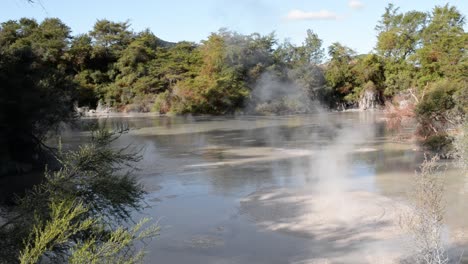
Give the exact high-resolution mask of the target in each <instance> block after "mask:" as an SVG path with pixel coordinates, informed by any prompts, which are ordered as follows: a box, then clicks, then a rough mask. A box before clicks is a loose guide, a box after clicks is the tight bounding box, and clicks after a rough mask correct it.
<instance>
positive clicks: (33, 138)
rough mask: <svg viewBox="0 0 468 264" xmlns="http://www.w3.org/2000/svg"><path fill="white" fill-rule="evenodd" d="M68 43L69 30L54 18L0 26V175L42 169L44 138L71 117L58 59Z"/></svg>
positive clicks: (69, 90) (70, 96) (71, 89)
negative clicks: (0, 156) (0, 150)
mask: <svg viewBox="0 0 468 264" xmlns="http://www.w3.org/2000/svg"><path fill="white" fill-rule="evenodd" d="M68 40H69V29H68V28H67V27H66V26H65V25H64V24H63V23H61V22H60V21H59V20H57V19H46V20H44V21H43V22H42V23H41V24H37V22H36V21H34V20H30V19H21V20H20V21H19V22H16V21H8V22H6V23H2V24H1V27H0V82H1V83H2V86H1V93H2V96H1V97H0V109H1V110H0V141H1V142H0V143H1V144H2V146H4V147H3V148H2V152H1V155H2V158H1V160H2V161H1V163H2V164H1V165H0V166H1V168H2V171H1V173H0V174H9V173H12V172H14V171H15V170H16V172H20V171H24V170H26V171H27V170H30V169H31V165H33V166H32V167H35V166H38V167H42V166H43V163H42V161H43V160H42V161H41V158H43V156H42V155H38V154H40V153H43V152H41V150H44V146H43V141H44V139H45V136H46V134H47V133H48V132H50V131H51V130H52V131H53V130H54V129H55V128H57V126H58V125H59V124H60V123H61V122H63V121H67V120H70V119H71V118H72V117H73V114H74V112H73V101H74V98H75V91H76V86H75V84H74V83H73V81H72V78H71V76H70V75H69V74H68V73H67V70H66V61H65V60H64V54H65V52H66V49H67V47H68ZM18 168H19V171H18Z"/></svg>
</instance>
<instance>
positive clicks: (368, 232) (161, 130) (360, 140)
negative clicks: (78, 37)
mask: <svg viewBox="0 0 468 264" xmlns="http://www.w3.org/2000/svg"><path fill="white" fill-rule="evenodd" d="M380 119H381V114H379V113H370V112H367V113H365V112H364V113H360V112H359V113H358V112H356V113H330V114H321V115H307V116H287V117H236V118H234V117H231V118H230V117H134V118H112V119H107V120H103V119H100V120H85V122H98V123H100V125H102V126H109V127H112V126H115V125H120V124H125V125H128V126H129V127H130V128H131V131H130V133H128V134H126V135H124V136H122V137H121V138H120V139H119V140H118V142H117V144H121V145H127V144H129V143H132V144H133V145H134V146H135V147H143V148H144V150H143V155H144V159H143V161H142V162H141V163H140V164H139V167H140V169H141V171H139V172H138V177H139V179H140V180H141V182H142V183H143V184H144V185H145V188H146V190H147V191H148V196H147V198H146V202H147V205H148V207H147V208H146V209H145V210H144V212H143V213H142V214H138V215H137V216H136V217H142V216H149V217H152V218H153V219H156V220H159V224H160V225H161V228H162V230H161V235H160V236H159V237H158V238H157V239H155V240H153V241H151V242H150V243H149V244H148V248H147V249H148V257H147V259H146V262H147V263H335V262H337V263H343V262H345V263H381V259H379V258H380V257H382V258H385V259H391V258H392V256H393V255H394V254H396V255H398V254H400V253H401V250H400V249H401V245H403V244H404V243H403V242H401V241H400V240H399V239H400V237H398V236H397V234H398V232H399V231H398V230H396V229H395V225H394V224H395V223H392V222H391V221H394V220H395V219H396V217H397V215H396V211H397V209H398V208H399V206H400V205H402V204H404V203H405V192H406V191H407V189H408V186H409V183H410V180H411V176H412V175H413V173H414V170H415V169H416V168H417V166H418V165H419V164H420V162H421V159H422V154H421V153H420V152H419V151H418V150H417V147H416V146H414V145H412V144H409V143H398V142H395V141H394V140H393V139H392V136H391V135H388V134H387V133H386V132H385V126H384V123H383V122H381V121H379V120H380ZM82 135H83V134H81V133H79V132H69V133H68V134H66V135H65V136H64V141H65V142H68V143H77V142H80V141H81V140H82ZM465 187H466V184H465V182H464V179H463V177H461V176H460V175H459V174H457V173H456V172H455V171H451V170H450V171H449V172H448V179H447V190H448V191H447V200H448V209H447V215H448V220H449V226H450V232H451V233H450V234H451V235H453V234H455V233H456V232H459V230H463V229H464V228H465V226H466V224H465V221H464V219H466V218H465V216H466V212H468V210H467V209H468V208H467V207H468V206H467V205H465V203H464V202H463V201H466V200H467V199H466V198H468V195H466V194H465ZM376 252H377V253H378V254H377V253H376Z"/></svg>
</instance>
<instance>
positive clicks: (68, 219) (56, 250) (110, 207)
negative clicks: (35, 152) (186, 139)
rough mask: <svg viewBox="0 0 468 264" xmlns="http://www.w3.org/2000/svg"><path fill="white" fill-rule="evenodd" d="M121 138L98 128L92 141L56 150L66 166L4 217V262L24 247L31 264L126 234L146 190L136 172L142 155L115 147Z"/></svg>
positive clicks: (11, 260) (1, 234)
mask: <svg viewBox="0 0 468 264" xmlns="http://www.w3.org/2000/svg"><path fill="white" fill-rule="evenodd" d="M116 138H117V137H116V134H115V133H110V132H108V131H105V130H98V131H96V132H94V133H93V135H92V140H91V142H90V143H88V144H84V145H82V146H80V147H79V148H78V149H77V150H70V151H66V152H61V151H59V152H58V153H56V156H57V160H58V161H59V162H60V167H61V168H60V169H59V170H56V171H46V173H45V179H44V181H43V182H42V183H41V184H39V185H36V186H35V187H34V188H33V189H32V190H30V191H28V192H27V193H26V194H25V195H24V197H22V198H20V199H19V200H18V205H17V206H14V207H12V208H10V209H9V211H8V213H7V214H6V215H4V216H2V217H4V218H5V219H6V223H5V224H3V225H2V226H1V227H0V238H1V239H0V246H1V247H2V252H1V254H0V260H2V261H4V262H9V263H14V262H16V261H15V259H17V257H19V255H18V254H19V252H20V250H22V251H21V252H22V260H24V261H25V262H26V263H29V262H34V261H35V260H36V259H37V258H38V257H40V256H42V255H43V254H46V256H47V258H53V259H61V258H67V257H69V256H70V253H72V252H73V250H77V248H76V246H77V245H80V243H82V244H83V245H87V247H88V248H89V246H91V244H96V246H97V245H101V246H102V245H103V244H102V243H104V244H105V243H111V242H112V241H113V240H112V239H111V238H112V234H114V235H117V234H120V235H121V236H122V234H121V233H122V232H124V231H123V230H120V229H119V227H118V224H119V223H123V222H125V221H126V220H128V219H129V218H130V213H131V212H132V211H134V210H138V209H140V208H141V200H142V196H143V194H144V191H143V189H142V186H140V185H139V184H138V183H137V182H136V180H135V178H134V177H133V176H132V174H131V173H132V170H133V168H134V167H133V164H134V163H135V162H137V161H138V160H139V159H140V156H139V155H136V154H135V153H132V152H131V151H130V149H129V148H128V147H127V148H121V149H114V148H111V146H110V144H111V143H112V142H113V141H115V140H116ZM75 228H76V229H77V230H78V231H76V232H75V231H74V230H75ZM67 230H68V231H69V232H68V233H67V232H66V231H67ZM118 230H120V231H118ZM117 231H118V233H114V232H117ZM31 232H33V234H34V235H32V237H31V238H30V239H29V240H28V243H27V244H26V245H23V241H25V239H26V238H27V237H28V235H29V234H30V233H31ZM58 232H59V233H58ZM125 237H127V238H128V236H125ZM121 238H122V237H120V238H119V239H121ZM119 241H120V240H119ZM121 242H122V243H124V242H125V241H121ZM119 243H120V242H119ZM124 244H125V245H128V243H127V242H125V243H124ZM24 246H25V247H24ZM72 249H73V250H72ZM46 252H49V253H46ZM93 252H94V251H93ZM82 253H84V252H82ZM28 261H29V262H28Z"/></svg>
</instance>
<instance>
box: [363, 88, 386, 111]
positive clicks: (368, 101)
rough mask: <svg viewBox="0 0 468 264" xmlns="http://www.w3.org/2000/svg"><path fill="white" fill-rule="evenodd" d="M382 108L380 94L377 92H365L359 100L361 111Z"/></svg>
mask: <svg viewBox="0 0 468 264" xmlns="http://www.w3.org/2000/svg"><path fill="white" fill-rule="evenodd" d="M380 106H381V98H380V94H379V93H378V92H377V91H376V90H365V91H364V93H363V94H362V95H361V98H360V99H359V109H360V110H367V109H377V108H380Z"/></svg>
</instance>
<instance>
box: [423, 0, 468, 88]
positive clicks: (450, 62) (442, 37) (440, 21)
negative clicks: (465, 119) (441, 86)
mask: <svg viewBox="0 0 468 264" xmlns="http://www.w3.org/2000/svg"><path fill="white" fill-rule="evenodd" d="M464 24H465V17H464V16H463V15H462V14H461V13H460V11H458V10H457V9H456V8H455V7H453V6H449V5H448V4H447V5H445V6H443V7H440V6H437V7H435V8H434V9H433V10H432V13H431V15H430V19H429V23H428V25H427V27H426V28H425V29H424V30H423V32H422V44H423V46H422V48H421V49H419V50H418V52H417V58H418V62H419V64H420V65H421V70H420V72H419V75H418V76H419V83H420V85H421V87H424V86H425V85H426V84H427V83H428V82H431V81H435V80H438V79H440V78H452V79H459V78H465V80H466V74H465V73H466V69H467V68H468V57H467V56H468V55H467V53H466V49H467V47H468V46H467V45H468V34H467V33H465V31H464V28H463V26H464Z"/></svg>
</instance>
